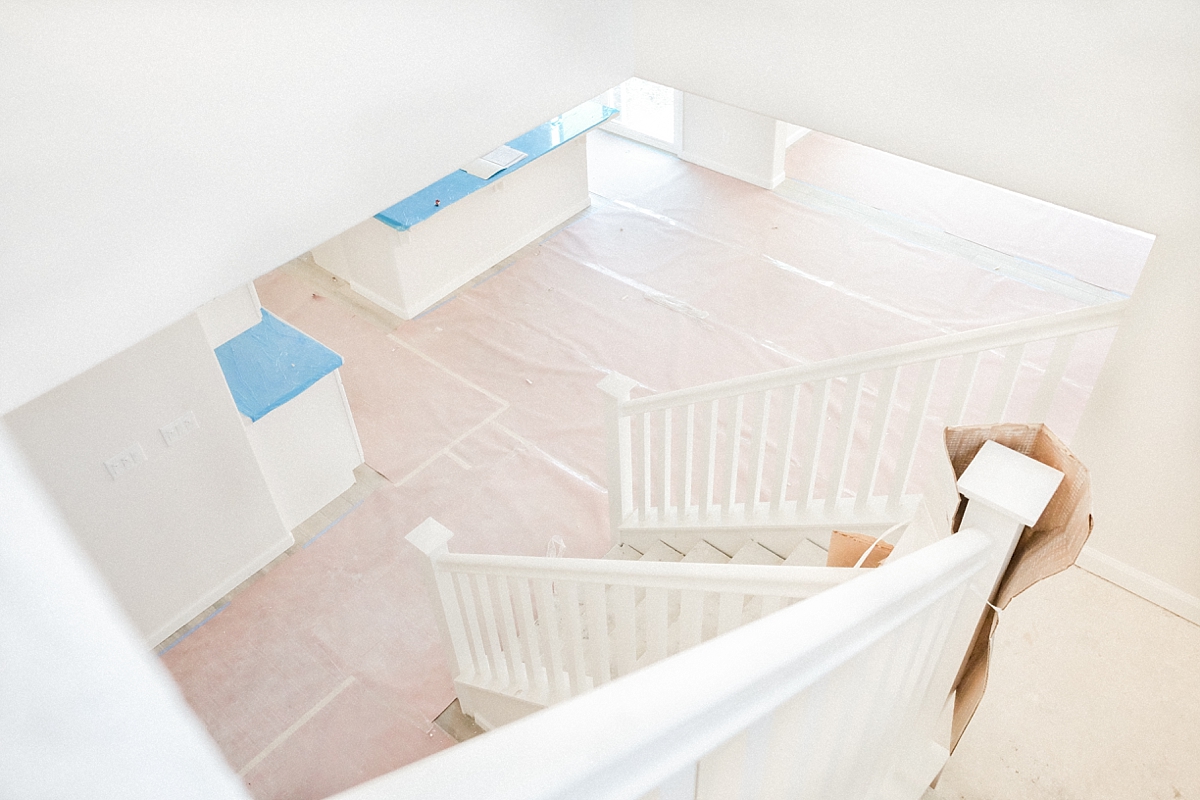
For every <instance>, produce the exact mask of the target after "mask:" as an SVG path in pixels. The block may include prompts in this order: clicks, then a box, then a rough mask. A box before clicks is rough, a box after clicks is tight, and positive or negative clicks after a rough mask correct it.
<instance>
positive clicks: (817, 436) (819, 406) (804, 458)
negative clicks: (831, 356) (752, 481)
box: [797, 378, 832, 510]
mask: <svg viewBox="0 0 1200 800" xmlns="http://www.w3.org/2000/svg"><path fill="white" fill-rule="evenodd" d="M831 384H832V381H831V380H830V379H828V378H827V379H825V380H823V381H821V383H820V384H819V385H820V388H819V389H815V390H814V391H813V396H812V405H811V407H810V408H809V413H808V435H807V436H806V437H805V440H804V451H803V453H802V454H801V456H800V469H801V473H800V491H801V495H800V498H799V500H798V504H797V509H798V510H800V509H803V510H808V509H809V508H810V507H811V506H812V505H813V494H814V492H815V491H816V486H817V463H818V461H819V460H820V458H821V442H822V440H823V439H824V437H825V418H826V416H828V412H827V409H828V407H829V388H830V385H831Z"/></svg>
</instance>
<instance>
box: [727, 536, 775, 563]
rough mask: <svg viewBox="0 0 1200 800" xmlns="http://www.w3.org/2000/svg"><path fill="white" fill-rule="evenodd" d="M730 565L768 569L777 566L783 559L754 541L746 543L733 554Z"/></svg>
mask: <svg viewBox="0 0 1200 800" xmlns="http://www.w3.org/2000/svg"><path fill="white" fill-rule="evenodd" d="M729 563H731V564H763V565H766V566H769V567H774V566H778V565H779V564H782V563H783V559H782V558H780V557H779V556H777V555H775V554H774V553H772V552H771V551H770V550H768V549H767V548H765V547H763V546H762V545H761V544H759V543H758V542H755V541H749V542H746V544H744V545H742V547H741V548H740V549H739V550H738V551H737V552H736V553H734V554H733V558H732V559H731V560H730V562H729Z"/></svg>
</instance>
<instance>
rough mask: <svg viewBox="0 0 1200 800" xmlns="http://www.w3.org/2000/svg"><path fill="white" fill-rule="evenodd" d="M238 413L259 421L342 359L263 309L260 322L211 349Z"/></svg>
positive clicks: (328, 371)
mask: <svg viewBox="0 0 1200 800" xmlns="http://www.w3.org/2000/svg"><path fill="white" fill-rule="evenodd" d="M216 354H217V361H219V362H220V364H221V371H222V372H224V373H225V382H226V383H227V384H229V391H230V393H231V394H232V395H233V400H234V402H235V403H237V407H238V411H241V412H242V413H243V414H245V415H246V416H247V417H249V418H250V419H251V420H259V419H262V418H263V417H264V416H266V415H267V414H268V413H270V412H271V411H273V410H275V409H276V408H279V407H280V406H281V405H283V404H284V403H286V402H287V401H288V400H291V399H292V398H293V397H296V396H297V395H299V394H300V393H301V392H303V391H304V390H305V389H307V388H308V387H310V386H312V385H313V384H314V383H316V382H317V381H319V380H321V378H324V377H325V376H326V375H328V374H329V373H331V372H333V371H334V370H335V369H337V368H338V367H340V366H342V363H343V361H342V357H341V356H339V355H338V354H337V353H335V352H333V351H332V350H330V349H329V348H328V347H326V346H325V345H323V344H321V343H320V342H318V341H317V340H316V339H314V338H312V337H311V336H309V335H308V334H306V333H304V332H302V331H298V330H296V329H295V328H293V327H292V326H291V325H288V324H287V323H286V322H284V321H283V320H281V319H279V318H278V317H276V316H275V315H274V314H272V313H271V312H269V311H267V310H266V309H263V312H262V322H260V323H258V324H257V325H255V326H254V327H253V328H251V329H250V330H248V331H246V332H244V333H242V334H240V335H238V336H235V337H234V338H232V339H230V340H229V341H228V342H226V343H225V344H223V345H221V346H220V347H218V348H217V349H216Z"/></svg>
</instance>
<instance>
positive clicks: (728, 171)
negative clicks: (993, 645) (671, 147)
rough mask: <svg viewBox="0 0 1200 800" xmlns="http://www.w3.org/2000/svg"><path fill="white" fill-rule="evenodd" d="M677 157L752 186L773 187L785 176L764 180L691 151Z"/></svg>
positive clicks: (781, 181)
mask: <svg viewBox="0 0 1200 800" xmlns="http://www.w3.org/2000/svg"><path fill="white" fill-rule="evenodd" d="M679 157H680V158H681V159H682V160H684V161H687V162H689V163H691V164H695V165H696V166H698V167H704V168H705V169H711V170H712V171H713V172H719V173H721V174H722V175H728V176H729V177H731V178H737V179H738V180H739V181H745V182H746V183H749V184H752V185H754V186H761V187H762V188H764V189H774V188H775V187H776V186H778V185H779V184H781V183H783V180H784V178H785V177H787V176H786V175H782V174H781V175H774V176H772V177H771V178H769V179H765V180H764V179H763V178H761V177H759V176H757V175H752V174H751V173H749V172H746V171H745V170H740V169H736V168H734V167H728V166H726V165H724V164H720V163H718V162H716V161H711V160H709V159H707V158H704V157H702V156H695V155H692V154H691V153H687V152H683V153H680V154H679Z"/></svg>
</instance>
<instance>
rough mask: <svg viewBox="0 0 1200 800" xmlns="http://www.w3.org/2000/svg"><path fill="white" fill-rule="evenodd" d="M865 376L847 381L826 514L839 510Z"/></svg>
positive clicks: (828, 489) (827, 493)
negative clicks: (839, 500)
mask: <svg viewBox="0 0 1200 800" xmlns="http://www.w3.org/2000/svg"><path fill="white" fill-rule="evenodd" d="M862 382H863V376H862V375H861V374H859V375H851V376H849V377H848V378H847V379H846V393H845V394H844V395H843V396H842V413H841V419H840V420H838V439H837V450H836V451H834V456H833V473H832V474H831V475H830V476H829V486H828V487H827V490H826V495H825V513H826V514H830V513H832V512H833V511H834V509H835V508H837V501H838V499H839V498H840V497H841V496H842V489H843V487H844V484H845V480H846V466H847V465H848V464H849V463H850V443H851V441H853V439H854V426H855V424H856V423H857V421H858V403H859V400H860V399H861V398H862Z"/></svg>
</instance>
